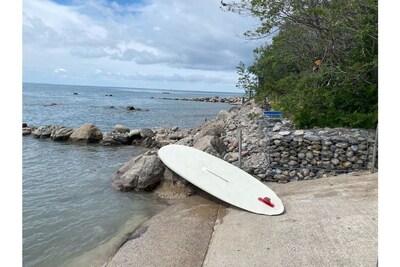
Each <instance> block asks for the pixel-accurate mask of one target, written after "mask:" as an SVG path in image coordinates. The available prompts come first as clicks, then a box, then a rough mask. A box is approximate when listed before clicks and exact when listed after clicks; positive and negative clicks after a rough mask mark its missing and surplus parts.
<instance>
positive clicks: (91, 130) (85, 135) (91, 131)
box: [68, 123, 103, 143]
mask: <svg viewBox="0 0 400 267" xmlns="http://www.w3.org/2000/svg"><path fill="white" fill-rule="evenodd" d="M102 138H103V134H102V133H101V131H100V129H99V128H97V127H96V125H94V124H92V123H86V124H84V125H82V126H81V127H80V128H78V129H75V131H74V132H73V133H72V134H71V136H70V137H69V139H68V140H69V141H71V142H84V143H98V142H100V140H101V139H102Z"/></svg>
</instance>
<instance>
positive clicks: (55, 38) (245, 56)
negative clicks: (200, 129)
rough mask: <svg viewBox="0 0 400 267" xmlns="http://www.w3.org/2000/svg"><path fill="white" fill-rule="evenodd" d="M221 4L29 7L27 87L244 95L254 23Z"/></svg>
mask: <svg viewBox="0 0 400 267" xmlns="http://www.w3.org/2000/svg"><path fill="white" fill-rule="evenodd" d="M220 6H221V4H220V1H219V0H202V1H198V0H168V1H165V0H136V1H128V0H118V1H105V0H96V1H95V0H87V1H83V0H54V1H49V0H24V1H23V14H22V24H23V81H24V82H38V83H56V84H75V85H95V86H123V87H140V88H162V89H177V90H204V91H230V92H241V91H242V90H240V89H238V88H236V82H237V74H236V66H237V65H238V63H239V62H240V61H243V62H244V63H246V64H247V65H248V64H251V62H252V61H253V49H254V48H256V47H257V46H258V45H260V43H257V42H256V41H249V40H246V39H245V38H244V37H243V33H244V32H245V31H246V30H249V29H252V28H254V27H255V25H256V21H255V19H254V18H251V17H245V16H240V15H238V14H234V13H231V12H226V11H223V10H221V8H220Z"/></svg>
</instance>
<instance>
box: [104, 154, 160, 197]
mask: <svg viewBox="0 0 400 267" xmlns="http://www.w3.org/2000/svg"><path fill="white" fill-rule="evenodd" d="M164 169H165V166H164V164H163V163H162V162H161V160H160V159H159V158H158V156H157V152H156V151H148V152H146V153H145V154H143V155H141V156H138V157H135V158H133V159H131V160H130V161H128V162H127V163H126V164H125V165H124V166H122V167H121V168H120V169H119V170H118V171H117V173H116V174H115V175H114V176H113V178H112V180H113V182H112V185H113V187H114V188H115V189H117V190H119V191H132V190H135V191H148V190H152V189H154V188H155V187H156V186H157V185H158V184H159V183H160V181H161V179H162V177H163V173H164Z"/></svg>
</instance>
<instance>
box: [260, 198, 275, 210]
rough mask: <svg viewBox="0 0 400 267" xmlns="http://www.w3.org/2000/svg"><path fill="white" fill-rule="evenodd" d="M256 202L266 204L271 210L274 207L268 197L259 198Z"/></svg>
mask: <svg viewBox="0 0 400 267" xmlns="http://www.w3.org/2000/svg"><path fill="white" fill-rule="evenodd" d="M258 200H259V201H261V202H262V203H264V204H267V205H268V206H270V207H271V208H273V207H275V204H274V203H272V202H271V199H270V198H269V197H264V198H262V197H259V198H258Z"/></svg>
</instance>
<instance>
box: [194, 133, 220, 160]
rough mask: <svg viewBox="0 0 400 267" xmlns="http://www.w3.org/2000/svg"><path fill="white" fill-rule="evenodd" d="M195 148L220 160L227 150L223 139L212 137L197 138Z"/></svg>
mask: <svg viewBox="0 0 400 267" xmlns="http://www.w3.org/2000/svg"><path fill="white" fill-rule="evenodd" d="M193 147H194V148H197V149H200V150H202V151H204V152H207V153H209V154H211V155H214V156H216V157H219V158H222V157H223V156H224V155H225V152H226V150H227V148H226V145H225V143H224V142H223V141H222V140H221V138H219V137H216V136H211V135H206V136H203V137H200V138H196V140H195V141H194V142H193Z"/></svg>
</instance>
